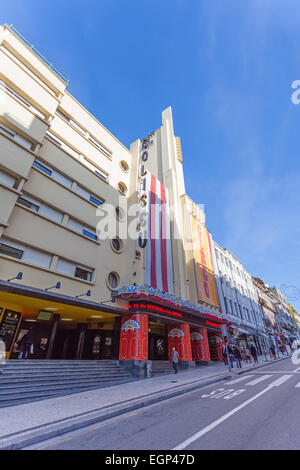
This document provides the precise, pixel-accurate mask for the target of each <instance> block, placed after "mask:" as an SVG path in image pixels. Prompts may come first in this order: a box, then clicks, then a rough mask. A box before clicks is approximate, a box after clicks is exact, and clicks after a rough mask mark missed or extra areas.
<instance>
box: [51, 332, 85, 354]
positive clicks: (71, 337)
mask: <svg viewBox="0 0 300 470" xmlns="http://www.w3.org/2000/svg"><path fill="white" fill-rule="evenodd" d="M78 339H79V332H78V330H63V329H60V330H58V331H57V334H56V338H55V343H54V348H53V354H52V358H53V359H76V352H77V346H78Z"/></svg>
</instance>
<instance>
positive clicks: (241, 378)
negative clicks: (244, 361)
mask: <svg viewBox="0 0 300 470" xmlns="http://www.w3.org/2000/svg"><path fill="white" fill-rule="evenodd" d="M250 377H254V375H253V374H252V375H244V376H243V377H239V378H238V379H234V380H230V381H229V382H225V383H226V385H233V384H237V383H238V382H241V381H242V380H247V379H250Z"/></svg>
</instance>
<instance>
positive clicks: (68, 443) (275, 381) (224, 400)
mask: <svg viewBox="0 0 300 470" xmlns="http://www.w3.org/2000/svg"><path fill="white" fill-rule="evenodd" d="M32 448H35V449H48V450H50V449H57V450H62V449H69V450H71V449H72V450H74V449H85V450H92V449H103V450H119V449H120V450H140V449H143V450H162V449H163V450H172V449H175V450H194V449H233V450H239V449H300V364H299V365H298V366H297V365H295V364H293V363H292V361H291V359H287V360H285V361H281V362H278V363H275V364H272V365H268V366H266V367H263V368H261V369H257V370H255V371H251V372H249V373H245V374H243V375H241V376H238V377H237V379H236V380H235V379H233V380H230V381H228V380H227V381H225V382H219V383H218V384H215V385H210V386H208V387H205V388H202V389H199V390H198V391H194V392H190V393H187V394H185V395H182V396H180V397H176V398H172V399H170V400H167V401H164V402H161V403H159V404H156V405H152V406H149V407H147V408H143V409H141V410H137V411H136V412H133V413H130V414H127V415H123V416H119V417H117V418H114V419H112V420H108V421H105V422H102V423H99V425H94V426H91V427H89V428H84V429H81V430H80V431H76V432H73V433H70V434H66V435H64V436H60V437H58V438H56V439H52V440H49V441H47V442H44V443H42V444H39V445H36V446H34V447H31V449H32Z"/></svg>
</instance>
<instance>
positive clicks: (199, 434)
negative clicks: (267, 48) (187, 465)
mask: <svg viewBox="0 0 300 470" xmlns="http://www.w3.org/2000/svg"><path fill="white" fill-rule="evenodd" d="M290 377H292V375H284V376H283V377H280V379H278V380H275V381H274V382H272V383H271V384H270V385H268V386H267V387H266V388H265V389H264V390H262V391H261V392H259V393H257V394H256V395H254V396H253V397H251V398H249V399H248V400H246V401H244V403H241V404H240V405H239V406H237V407H236V408H233V410H231V411H229V412H228V413H226V414H225V415H224V416H221V418H219V419H217V420H216V421H214V422H213V423H211V424H209V425H208V426H206V427H205V428H203V429H201V431H199V432H197V433H196V434H194V435H193V436H191V437H189V438H188V439H186V440H185V441H183V442H181V443H180V444H179V445H178V446H176V447H174V449H173V450H183V449H186V448H187V447H188V446H189V445H190V444H192V443H193V442H195V441H197V439H199V438H200V437H202V436H204V434H207V433H208V432H209V431H211V430H212V429H214V428H215V427H217V426H219V424H221V423H223V421H226V419H228V418H230V417H231V416H232V415H234V414H235V413H237V412H238V411H240V410H241V409H242V408H245V407H246V406H247V405H249V404H250V403H252V402H253V401H254V400H256V399H257V398H259V397H261V396H262V395H264V394H265V393H266V392H268V391H269V390H271V389H272V388H273V387H278V386H279V385H281V384H282V383H284V382H285V381H286V380H288V379H289V378H290Z"/></svg>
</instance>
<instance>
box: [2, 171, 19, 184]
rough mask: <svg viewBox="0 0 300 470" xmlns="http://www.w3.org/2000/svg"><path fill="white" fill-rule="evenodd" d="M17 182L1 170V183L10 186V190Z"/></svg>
mask: <svg viewBox="0 0 300 470" xmlns="http://www.w3.org/2000/svg"><path fill="white" fill-rule="evenodd" d="M15 182H16V178H14V177H13V176H10V175H8V174H7V173H5V172H4V171H1V170H0V183H3V184H5V185H6V186H9V187H10V188H13V187H14V185H15Z"/></svg>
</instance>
